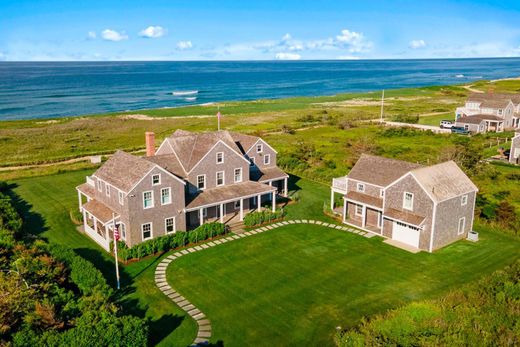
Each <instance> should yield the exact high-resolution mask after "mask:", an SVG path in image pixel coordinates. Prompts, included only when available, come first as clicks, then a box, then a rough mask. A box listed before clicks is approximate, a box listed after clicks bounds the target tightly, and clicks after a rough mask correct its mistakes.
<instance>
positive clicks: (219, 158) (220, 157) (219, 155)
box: [217, 152, 224, 164]
mask: <svg viewBox="0 0 520 347" xmlns="http://www.w3.org/2000/svg"><path fill="white" fill-rule="evenodd" d="M223 162H224V152H218V153H217V164H222V163H223Z"/></svg>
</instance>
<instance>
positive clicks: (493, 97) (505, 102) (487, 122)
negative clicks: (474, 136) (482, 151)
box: [455, 93, 520, 133]
mask: <svg viewBox="0 0 520 347" xmlns="http://www.w3.org/2000/svg"><path fill="white" fill-rule="evenodd" d="M455 126H459V127H464V128H465V129H466V130H468V131H471V132H473V133H482V132H488V131H493V132H502V131H504V130H506V129H513V128H519V127H520V94H499V93H473V94H471V95H470V96H469V97H468V99H467V100H466V103H465V104H464V106H462V107H458V108H457V109H456V111H455Z"/></svg>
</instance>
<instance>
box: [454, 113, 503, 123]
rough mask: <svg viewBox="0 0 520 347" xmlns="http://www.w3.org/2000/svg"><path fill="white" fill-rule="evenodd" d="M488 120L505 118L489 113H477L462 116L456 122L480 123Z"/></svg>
mask: <svg viewBox="0 0 520 347" xmlns="http://www.w3.org/2000/svg"><path fill="white" fill-rule="evenodd" d="M486 120H491V121H500V122H502V121H503V120H504V119H503V118H500V117H497V116H494V115H488V114H475V115H472V116H466V117H460V118H459V119H457V120H456V121H455V123H463V124H480V123H482V122H484V121H486Z"/></svg>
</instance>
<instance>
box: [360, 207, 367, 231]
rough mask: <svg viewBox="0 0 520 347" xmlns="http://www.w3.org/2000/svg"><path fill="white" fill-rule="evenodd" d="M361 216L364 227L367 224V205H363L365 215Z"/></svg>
mask: <svg viewBox="0 0 520 347" xmlns="http://www.w3.org/2000/svg"><path fill="white" fill-rule="evenodd" d="M361 217H362V218H363V219H362V222H361V226H362V227H363V228H364V227H365V226H366V224H367V207H366V206H365V205H363V215H362V216H361Z"/></svg>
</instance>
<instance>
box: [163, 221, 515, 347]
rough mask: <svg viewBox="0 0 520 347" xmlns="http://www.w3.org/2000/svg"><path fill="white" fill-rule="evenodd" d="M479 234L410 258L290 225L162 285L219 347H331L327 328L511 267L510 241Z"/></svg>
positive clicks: (174, 273)
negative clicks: (181, 299)
mask: <svg viewBox="0 0 520 347" xmlns="http://www.w3.org/2000/svg"><path fill="white" fill-rule="evenodd" d="M479 231H480V236H481V240H480V241H479V243H476V244H474V243H471V242H468V241H460V242H457V243H455V244H453V245H451V246H449V247H446V248H445V249H443V250H441V251H439V252H436V253H435V254H427V253H420V254H411V253H408V252H406V251H402V250H400V249H397V248H395V247H392V246H388V245H386V244H384V243H382V239H380V238H373V239H366V238H364V237H362V236H358V235H355V234H350V233H345V232H340V231H337V230H332V229H328V228H325V227H321V226H314V225H305V226H298V225H291V226H286V227H282V228H279V229H275V230H271V231H267V232H265V233H262V234H259V235H255V236H252V237H249V238H245V239H240V240H236V241H233V242H230V243H228V244H225V245H220V246H218V247H214V248H211V249H208V250H204V251H202V252H197V253H194V254H192V255H189V256H185V257H182V258H180V260H177V261H175V262H174V263H172V265H170V266H169V268H168V270H167V276H168V281H169V283H171V284H172V285H173V287H174V288H175V289H176V290H177V291H179V292H180V293H181V294H182V295H185V296H186V297H187V298H189V300H190V301H191V302H192V303H193V304H194V305H196V306H197V307H199V308H200V309H201V310H202V311H203V312H205V314H206V315H207V316H208V317H209V318H210V319H211V321H212V325H213V326H212V331H213V337H212V342H214V343H222V344H223V345H224V346H326V345H332V335H333V334H334V332H335V327H337V326H341V327H344V328H345V327H351V326H352V325H354V324H356V323H358V322H359V319H360V318H361V317H362V316H366V315H371V314H374V313H376V312H383V311H384V310H387V309H389V308H394V307H397V306H399V305H402V304H404V303H406V302H409V301H412V300H418V299H424V298H433V297H437V296H439V295H441V294H443V293H445V292H446V291H447V290H449V289H452V288H456V287H459V286H461V285H463V284H465V283H467V282H469V281H472V280H474V279H477V278H479V277H480V276H482V275H483V274H487V273H490V272H492V271H494V270H496V269H500V268H502V267H504V266H505V265H506V264H509V263H511V262H513V261H514V260H515V259H517V258H518V257H519V255H518V252H517V251H518V246H519V245H520V243H519V242H518V240H514V239H512V238H509V237H506V236H503V235H500V234H495V233H486V232H484V231H483V230H479Z"/></svg>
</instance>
